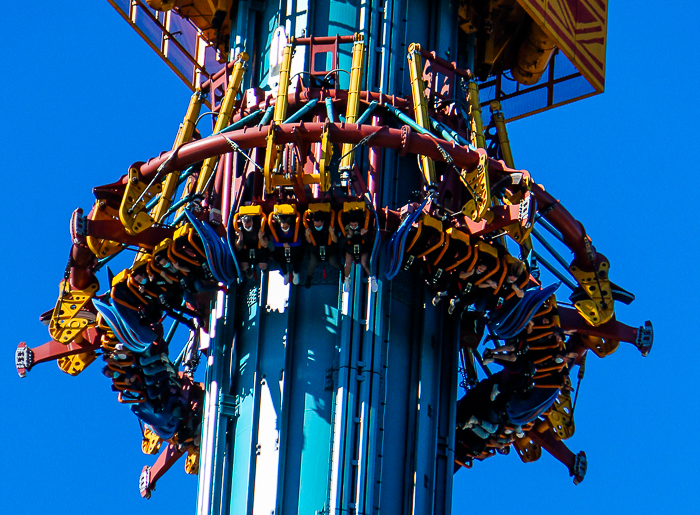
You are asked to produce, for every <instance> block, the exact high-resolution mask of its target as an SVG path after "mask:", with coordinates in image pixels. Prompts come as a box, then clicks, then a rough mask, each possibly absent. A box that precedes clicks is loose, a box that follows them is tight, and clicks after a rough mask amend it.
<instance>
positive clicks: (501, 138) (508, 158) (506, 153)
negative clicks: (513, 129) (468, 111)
mask: <svg viewBox="0 0 700 515" xmlns="http://www.w3.org/2000/svg"><path fill="white" fill-rule="evenodd" d="M489 108H490V109H491V119H492V120H493V124H494V125H495V126H496V135H497V136H498V145H499V146H500V147H501V156H502V157H503V161H504V162H505V164H506V166H507V167H508V168H515V164H514V162H513V153H512V152H511V149H510V141H509V140H508V131H507V130H506V117H505V116H504V115H503V111H502V110H501V103H500V102H498V101H497V100H494V101H493V102H491V104H490V106H489Z"/></svg>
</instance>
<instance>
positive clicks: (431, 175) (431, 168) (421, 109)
mask: <svg viewBox="0 0 700 515" xmlns="http://www.w3.org/2000/svg"><path fill="white" fill-rule="evenodd" d="M408 70H409V72H410V74H411V93H412V95H413V113H414V115H415V118H416V123H417V124H418V125H420V126H421V127H423V128H424V129H426V130H428V131H429V130H430V117H429V116H428V104H427V102H426V99H425V94H424V93H423V91H424V90H425V86H424V84H423V59H422V58H421V55H420V45H419V44H418V43H411V44H410V45H409V47H408ZM420 162H421V165H422V168H423V177H424V178H425V183H426V186H427V187H431V186H434V185H435V163H433V160H432V159H430V158H429V157H427V156H420Z"/></svg>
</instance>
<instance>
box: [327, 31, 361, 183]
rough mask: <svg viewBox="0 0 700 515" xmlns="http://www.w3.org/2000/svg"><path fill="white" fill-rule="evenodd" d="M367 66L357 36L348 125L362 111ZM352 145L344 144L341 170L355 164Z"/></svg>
mask: <svg viewBox="0 0 700 515" xmlns="http://www.w3.org/2000/svg"><path fill="white" fill-rule="evenodd" d="M364 65H365V42H364V36H363V35H362V34H355V43H354V44H353V46H352V68H351V69H350V86H349V87H348V106H347V109H346V111H345V121H346V123H355V121H357V115H358V114H359V111H360V89H361V87H362V72H363V70H364ZM351 149H352V143H343V151H342V153H341V155H342V156H344V157H343V159H342V161H341V163H340V170H349V169H351V168H352V165H353V162H354V155H353V153H352V152H351V151H350V150H351ZM324 191H327V190H324Z"/></svg>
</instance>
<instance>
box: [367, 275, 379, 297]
mask: <svg viewBox="0 0 700 515" xmlns="http://www.w3.org/2000/svg"><path fill="white" fill-rule="evenodd" d="M369 287H370V288H371V289H372V293H377V290H379V284H378V283H377V278H376V277H374V276H373V275H370V276H369Z"/></svg>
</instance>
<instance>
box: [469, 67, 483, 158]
mask: <svg viewBox="0 0 700 515" xmlns="http://www.w3.org/2000/svg"><path fill="white" fill-rule="evenodd" d="M467 100H469V107H470V108H471V109H470V110H469V114H470V116H471V130H470V132H471V140H472V141H471V144H472V145H474V146H475V147H477V148H486V138H485V137H484V121H483V118H482V117H481V104H480V103H479V85H478V84H477V83H476V82H474V81H473V80H470V81H469V97H468V99H467Z"/></svg>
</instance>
